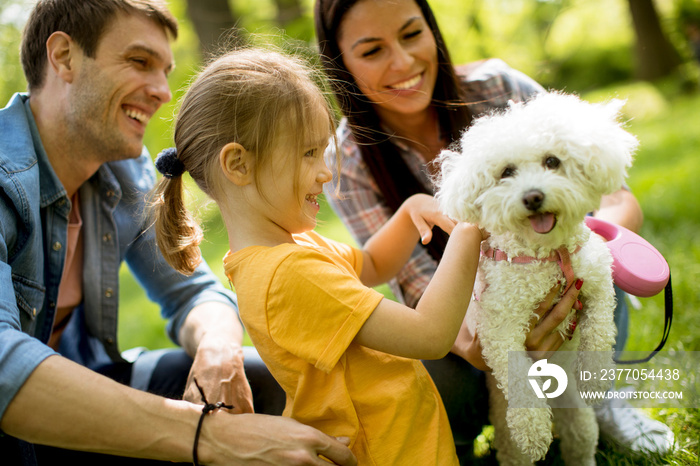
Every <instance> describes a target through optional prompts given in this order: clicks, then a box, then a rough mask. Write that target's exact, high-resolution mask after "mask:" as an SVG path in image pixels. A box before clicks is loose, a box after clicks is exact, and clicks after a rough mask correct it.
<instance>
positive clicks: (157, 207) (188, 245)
mask: <svg viewBox="0 0 700 466" xmlns="http://www.w3.org/2000/svg"><path fill="white" fill-rule="evenodd" d="M156 168H157V169H158V171H159V172H160V173H161V174H162V175H163V178H162V179H161V180H160V182H159V183H158V185H157V186H156V189H155V191H154V193H153V200H152V207H151V209H152V214H153V217H154V221H155V232H156V240H157V242H158V247H159V248H160V251H161V253H162V254H163V257H164V258H165V260H166V261H167V262H168V264H170V265H171V266H172V267H173V268H174V269H175V270H177V271H178V272H180V273H182V274H185V275H191V274H192V273H193V272H194V270H195V268H196V267H197V266H198V265H199V263H200V262H201V261H202V253H201V251H200V249H199V243H201V242H202V236H203V234H202V228H201V227H200V226H199V223H198V222H197V220H196V219H195V218H194V217H193V216H192V214H191V212H190V211H189V210H187V206H186V205H185V200H184V196H183V190H184V187H183V184H184V183H183V180H182V174H183V173H184V172H185V166H184V165H183V163H182V161H181V160H180V159H178V157H177V152H176V150H175V149H173V148H171V149H165V150H164V151H162V152H161V153H160V154H158V157H157V158H156Z"/></svg>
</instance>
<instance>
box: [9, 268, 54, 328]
mask: <svg viewBox="0 0 700 466" xmlns="http://www.w3.org/2000/svg"><path fill="white" fill-rule="evenodd" d="M12 284H13V286H14V288H15V297H16V299H17V307H18V308H19V310H20V324H21V325H22V331H23V332H25V333H28V334H29V335H33V334H34V330H35V327H36V321H37V317H38V316H39V312H41V309H42V307H43V305H44V296H45V295H46V288H44V287H43V286H42V285H41V284H39V283H37V282H35V281H33V280H28V279H27V278H25V277H21V276H18V275H15V274H13V276H12Z"/></svg>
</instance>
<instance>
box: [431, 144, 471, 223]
mask: <svg viewBox="0 0 700 466" xmlns="http://www.w3.org/2000/svg"><path fill="white" fill-rule="evenodd" d="M472 162H473V157H470V156H469V155H466V154H463V153H460V152H454V151H450V150H443V151H442V152H441V153H440V155H439V156H438V163H439V165H440V174H439V176H438V177H437V179H436V180H435V184H436V195H435V197H436V199H437V200H438V202H439V203H440V208H441V209H442V211H443V212H444V213H445V214H446V215H448V216H449V217H451V218H453V219H455V220H458V221H461V222H471V223H478V222H479V217H480V213H481V209H480V208H479V206H478V205H477V204H476V199H477V197H478V195H479V186H481V183H479V182H478V181H477V179H476V178H477V170H476V167H473V163H472Z"/></svg>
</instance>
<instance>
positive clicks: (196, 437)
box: [159, 156, 233, 466]
mask: <svg viewBox="0 0 700 466" xmlns="http://www.w3.org/2000/svg"><path fill="white" fill-rule="evenodd" d="M159 157H160V156H159ZM163 175H164V176H165V174H163ZM194 384H195V386H196V387H197V390H199V394H200V395H202V403H204V407H203V408H202V415H201V416H199V423H198V424H197V431H196V432H195V434H194V445H193V446H192V463H193V464H194V466H199V457H198V456H197V446H198V445H199V434H201V433H202V423H203V422H204V416H206V415H207V414H209V413H210V412H212V411H216V410H217V409H221V408H226V409H233V405H226V404H224V402H223V401H219V402H218V403H216V404H211V403H209V402H208V401H207V397H206V396H204V390H202V387H200V386H199V383H197V378H196V377H195V378H194Z"/></svg>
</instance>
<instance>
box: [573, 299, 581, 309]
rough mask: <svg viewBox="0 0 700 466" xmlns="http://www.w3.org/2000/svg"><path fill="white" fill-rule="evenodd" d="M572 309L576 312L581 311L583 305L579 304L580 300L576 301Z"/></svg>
mask: <svg viewBox="0 0 700 466" xmlns="http://www.w3.org/2000/svg"><path fill="white" fill-rule="evenodd" d="M574 309H576V310H577V311H580V310H582V309H583V303H582V302H581V300H580V299H577V300H576V302H575V303H574Z"/></svg>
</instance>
